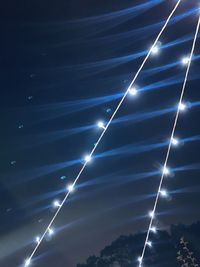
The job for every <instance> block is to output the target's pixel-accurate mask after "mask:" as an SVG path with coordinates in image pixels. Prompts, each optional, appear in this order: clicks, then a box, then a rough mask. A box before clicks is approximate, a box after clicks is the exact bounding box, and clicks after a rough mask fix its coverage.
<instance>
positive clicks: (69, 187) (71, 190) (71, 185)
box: [67, 184, 74, 192]
mask: <svg viewBox="0 0 200 267" xmlns="http://www.w3.org/2000/svg"><path fill="white" fill-rule="evenodd" d="M67 190H68V191H69V192H73V191H74V185H73V184H69V185H68V186H67Z"/></svg>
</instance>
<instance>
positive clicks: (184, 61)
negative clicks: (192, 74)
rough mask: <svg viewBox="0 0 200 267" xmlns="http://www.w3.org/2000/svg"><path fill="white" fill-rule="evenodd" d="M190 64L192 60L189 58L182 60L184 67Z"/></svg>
mask: <svg viewBox="0 0 200 267" xmlns="http://www.w3.org/2000/svg"><path fill="white" fill-rule="evenodd" d="M189 62H190V58H189V57H183V58H182V59H181V63H182V65H184V66H185V65H188V63H189Z"/></svg>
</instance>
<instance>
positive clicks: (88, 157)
mask: <svg viewBox="0 0 200 267" xmlns="http://www.w3.org/2000/svg"><path fill="white" fill-rule="evenodd" d="M91 159H92V158H91V156H90V155H86V156H85V158H84V160H85V162H87V163H88V162H90V161H91Z"/></svg>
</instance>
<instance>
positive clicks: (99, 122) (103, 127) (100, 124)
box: [97, 121, 105, 130]
mask: <svg viewBox="0 0 200 267" xmlns="http://www.w3.org/2000/svg"><path fill="white" fill-rule="evenodd" d="M97 126H98V127H99V128H102V129H104V130H105V125H104V123H103V121H98V122H97Z"/></svg>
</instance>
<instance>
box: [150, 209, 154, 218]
mask: <svg viewBox="0 0 200 267" xmlns="http://www.w3.org/2000/svg"><path fill="white" fill-rule="evenodd" d="M154 215H155V214H154V211H153V210H152V211H150V212H149V217H151V218H154Z"/></svg>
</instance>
